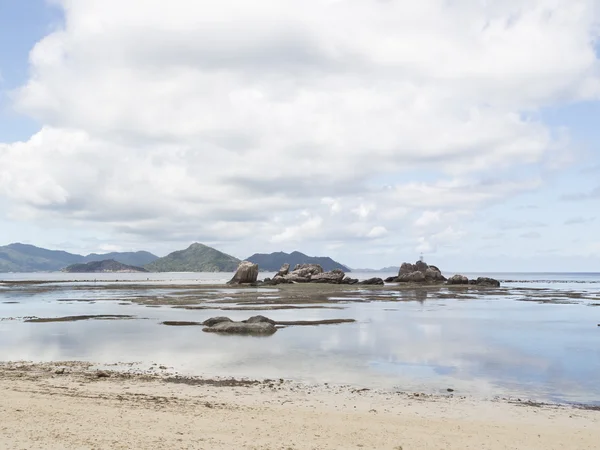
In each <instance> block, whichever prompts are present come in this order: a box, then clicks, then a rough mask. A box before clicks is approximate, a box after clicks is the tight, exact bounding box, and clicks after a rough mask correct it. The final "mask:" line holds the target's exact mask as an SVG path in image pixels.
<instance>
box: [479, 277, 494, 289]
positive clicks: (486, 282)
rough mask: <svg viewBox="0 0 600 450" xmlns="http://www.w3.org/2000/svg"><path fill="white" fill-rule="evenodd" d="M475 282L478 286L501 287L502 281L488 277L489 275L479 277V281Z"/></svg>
mask: <svg viewBox="0 0 600 450" xmlns="http://www.w3.org/2000/svg"><path fill="white" fill-rule="evenodd" d="M475 284H477V286H492V287H500V282H499V281H498V280H495V279H493V278H488V277H479V278H477V281H476V282H475Z"/></svg>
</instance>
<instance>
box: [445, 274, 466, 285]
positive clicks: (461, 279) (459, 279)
mask: <svg viewBox="0 0 600 450" xmlns="http://www.w3.org/2000/svg"><path fill="white" fill-rule="evenodd" d="M448 284H469V279H468V278H467V277H465V276H464V275H454V276H453V277H450V278H449V279H448Z"/></svg>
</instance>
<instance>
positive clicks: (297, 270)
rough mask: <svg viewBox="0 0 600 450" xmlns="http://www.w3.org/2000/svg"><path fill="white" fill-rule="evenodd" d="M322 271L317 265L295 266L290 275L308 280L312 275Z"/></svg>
mask: <svg viewBox="0 0 600 450" xmlns="http://www.w3.org/2000/svg"><path fill="white" fill-rule="evenodd" d="M323 272H324V270H323V268H322V267H321V266H320V265H319V264H296V267H294V270H293V271H292V272H290V274H296V275H298V276H301V277H305V278H309V277H310V276H312V275H317V274H319V273H323Z"/></svg>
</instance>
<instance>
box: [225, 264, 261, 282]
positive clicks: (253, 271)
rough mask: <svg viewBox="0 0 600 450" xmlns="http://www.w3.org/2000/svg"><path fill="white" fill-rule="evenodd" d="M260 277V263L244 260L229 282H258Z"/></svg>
mask: <svg viewBox="0 0 600 450" xmlns="http://www.w3.org/2000/svg"><path fill="white" fill-rule="evenodd" d="M257 278H258V264H254V263H251V262H250V261H242V262H241V263H240V265H239V266H238V269H237V272H236V273H235V275H234V276H233V278H232V279H231V280H229V282H228V283H227V284H249V283H256V280H257Z"/></svg>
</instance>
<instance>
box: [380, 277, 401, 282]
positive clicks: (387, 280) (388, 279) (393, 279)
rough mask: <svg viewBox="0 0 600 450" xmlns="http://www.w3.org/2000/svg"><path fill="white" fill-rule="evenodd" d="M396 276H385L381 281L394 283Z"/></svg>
mask: <svg viewBox="0 0 600 450" xmlns="http://www.w3.org/2000/svg"><path fill="white" fill-rule="evenodd" d="M397 278H398V277H387V278H386V279H385V280H383V281H385V282H386V283H396V279H397Z"/></svg>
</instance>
